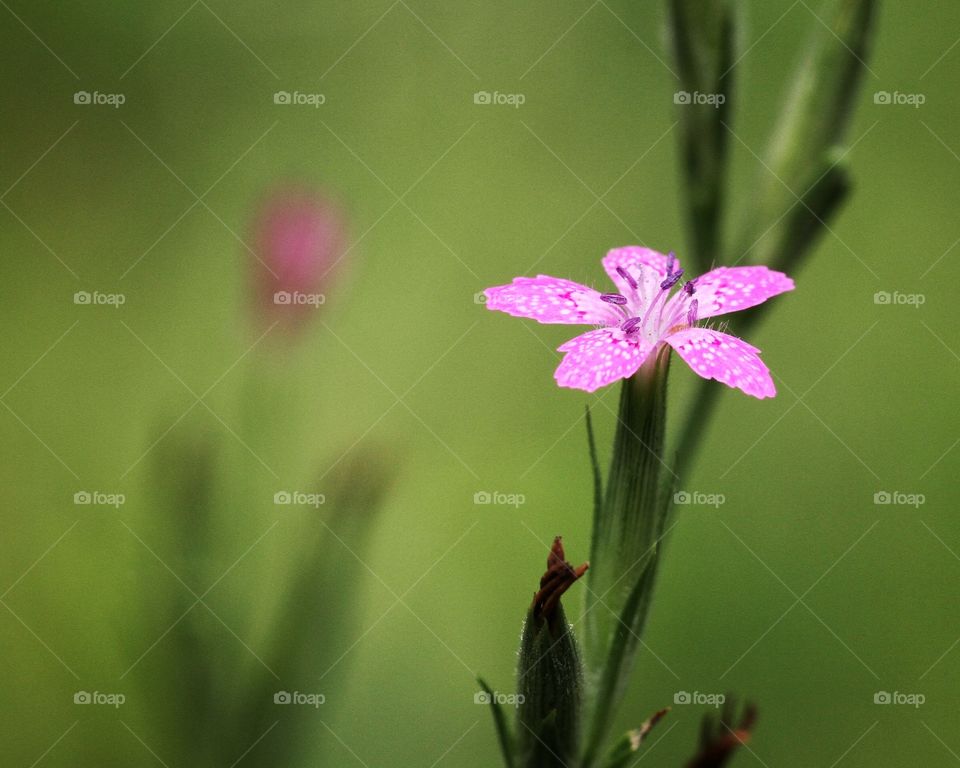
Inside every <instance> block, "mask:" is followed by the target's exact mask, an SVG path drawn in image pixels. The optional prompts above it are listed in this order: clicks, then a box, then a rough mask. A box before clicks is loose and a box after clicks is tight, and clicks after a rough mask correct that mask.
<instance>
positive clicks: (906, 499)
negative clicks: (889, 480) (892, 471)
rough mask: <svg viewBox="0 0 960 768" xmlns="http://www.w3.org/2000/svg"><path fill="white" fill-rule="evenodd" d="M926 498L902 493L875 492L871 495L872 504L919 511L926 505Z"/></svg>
mask: <svg viewBox="0 0 960 768" xmlns="http://www.w3.org/2000/svg"><path fill="white" fill-rule="evenodd" d="M926 502H927V497H926V496H924V495H923V494H922V493H903V492H902V491H877V492H876V493H875V494H873V503H874V504H877V505H883V506H895V507H913V508H914V509H919V508H920V505H921V504H926Z"/></svg>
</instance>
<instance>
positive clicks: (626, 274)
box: [617, 267, 637, 291]
mask: <svg viewBox="0 0 960 768" xmlns="http://www.w3.org/2000/svg"><path fill="white" fill-rule="evenodd" d="M617 274H618V275H620V277H622V278H623V279H624V280H626V281H627V285H629V286H630V288H631V289H632V290H634V291H635V290H637V281H636V280H634V279H633V278H632V277H631V276H630V273H629V272H627V270H625V269H624V268H623V267H617Z"/></svg>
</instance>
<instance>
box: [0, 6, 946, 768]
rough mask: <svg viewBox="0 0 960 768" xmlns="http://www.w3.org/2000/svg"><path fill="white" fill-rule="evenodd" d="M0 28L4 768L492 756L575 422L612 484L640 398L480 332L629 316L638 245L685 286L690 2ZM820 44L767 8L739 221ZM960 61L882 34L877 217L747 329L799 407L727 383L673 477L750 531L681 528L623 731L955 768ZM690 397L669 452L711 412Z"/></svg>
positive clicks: (566, 478) (745, 143) (190, 13)
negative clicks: (611, 266) (735, 706)
mask: <svg viewBox="0 0 960 768" xmlns="http://www.w3.org/2000/svg"><path fill="white" fill-rule="evenodd" d="M0 5H2V6H3V7H2V8H0V18H2V19H3V23H2V32H0V41H2V45H0V58H2V62H3V64H2V69H0V71H2V75H0V78H2V93H3V101H4V108H3V110H2V113H0V135H2V141H0V187H2V190H4V191H3V192H2V196H0V202H2V207H0V252H2V254H3V261H2V269H3V274H2V281H0V292H2V296H3V300H2V302H0V313H2V323H3V327H4V328H5V332H4V344H3V378H2V381H0V389H2V390H3V394H2V397H0V404H2V405H3V406H4V407H3V408H2V409H0V435H2V440H3V445H4V457H5V460H4V461H3V462H2V463H0V473H2V475H0V476H2V488H3V491H2V493H3V535H2V538H0V595H2V597H0V607H2V610H0V637H2V644H3V649H4V652H3V653H2V654H0V675H2V679H3V685H2V687H0V697H2V699H0V701H2V708H3V711H4V713H5V716H4V718H3V721H2V723H0V744H2V746H0V750H2V752H3V763H4V765H10V766H15V765H22V766H35V765H39V766H67V765H70V766H76V765H105V764H122V765H143V766H150V765H158V764H160V765H166V766H170V767H171V768H172V767H173V766H185V765H221V764H222V765H224V766H230V765H231V764H234V765H240V766H243V765H247V764H249V765H255V764H263V765H267V764H270V765H277V764H283V765H321V764H322V765H344V766H347V765H367V766H421V765H422V766H425V767H427V768H429V767H430V766H433V765H441V766H442V765H451V766H452V765H456V766H490V765H493V764H496V763H497V761H498V760H499V757H498V754H497V748H496V746H495V739H494V733H493V728H492V725H491V722H490V719H489V713H488V712H487V710H486V708H484V707H481V706H478V705H476V704H475V703H474V693H475V692H476V691H477V689H478V687H477V684H476V682H475V680H474V675H475V674H477V673H482V674H483V675H484V676H485V677H486V678H487V679H489V681H490V682H491V684H492V685H494V686H495V687H496V688H497V689H498V690H501V691H511V690H512V686H513V682H512V676H513V672H512V669H513V664H514V660H515V649H516V644H517V639H518V636H519V628H520V622H521V619H522V616H523V612H524V609H525V608H526V605H527V602H528V600H529V598H530V595H531V593H532V591H533V590H534V588H535V586H536V581H537V579H538V577H539V575H540V573H541V572H542V569H543V565H544V558H545V556H546V553H547V546H548V544H549V542H550V540H551V538H552V536H553V535H555V534H558V533H562V534H563V535H564V537H565V542H566V545H567V552H568V555H569V556H570V559H571V560H577V561H579V560H582V559H585V557H586V553H587V551H588V534H589V516H590V496H591V486H590V476H589V470H588V465H587V461H586V439H585V430H584V425H583V421H582V415H583V407H584V404H585V403H588V404H591V405H592V408H593V412H594V416H595V419H596V423H597V429H598V434H599V439H600V444H601V446H603V453H604V456H606V455H608V446H609V441H610V437H611V435H612V425H613V409H614V408H615V404H616V389H615V388H614V389H611V390H609V391H606V392H601V393H599V396H597V397H592V396H587V395H585V394H583V393H579V392H573V391H566V390H559V389H558V388H556V387H555V386H554V384H553V381H552V378H551V373H552V369H553V368H554V366H555V364H556V362H557V354H556V353H555V352H554V351H553V349H554V348H555V347H556V346H557V345H558V344H559V343H561V342H562V341H563V340H564V339H565V338H567V336H568V332H567V330H564V329H563V328H559V327H545V326H536V325H534V324H532V323H525V322H521V321H518V320H513V319H510V318H507V317H505V316H502V315H493V314H490V313H487V312H486V311H485V310H484V308H483V306H482V304H479V303H477V302H476V301H475V298H474V297H475V294H477V292H479V291H481V290H482V289H483V288H484V287H486V286H489V285H493V284H498V283H502V282H506V281H508V280H509V279H510V278H512V277H513V276H514V275H517V274H524V273H527V272H529V271H531V270H532V271H542V272H544V273H548V274H555V275H559V276H565V277H570V278H573V279H577V280H580V281H583V282H588V283H594V284H597V285H601V284H602V282H603V274H602V270H601V269H600V266H599V258H600V257H601V256H602V254H603V253H604V252H605V250H606V249H607V248H609V247H613V246H617V245H623V244H629V243H634V242H637V241H642V242H644V243H646V244H648V245H650V246H652V247H655V248H658V249H661V250H669V249H676V250H677V251H678V253H679V254H680V255H681V258H682V254H683V251H684V246H685V242H684V231H683V225H682V220H681V216H680V213H679V211H680V199H681V197H680V193H681V190H680V189H679V187H678V181H677V179H678V167H677V152H676V139H677V136H676V133H675V131H676V129H675V127H674V126H675V120H676V112H675V109H676V107H675V106H674V104H673V93H674V91H675V90H676V80H675V78H674V76H673V74H672V72H671V69H672V63H671V61H670V57H669V52H668V51H667V49H666V46H665V42H664V41H665V35H664V33H663V22H664V18H663V7H662V4H661V3H654V2H647V3H629V2H626V0H598V1H597V2H592V0H577V1H576V2H573V1H571V2H564V3H561V4H555V3H546V2H531V3H524V4H522V5H520V6H518V5H517V4H515V3H507V2H498V1H495V2H487V3H468V2H455V3H453V2H440V0H397V1H396V2H394V1H393V0H383V1H382V2H363V3H344V2H341V3H308V2H300V1H294V2H282V3H279V2H278V3H254V2H247V1H243V2H233V3H224V2H222V0H198V2H194V3H192V4H191V2H190V0H183V2H172V1H171V2H164V3H151V4H146V5H144V4H134V3H115V2H104V1H103V0H101V1H100V2H90V3H83V4H62V3H54V2H26V0H5V1H4V2H3V3H0ZM816 11H818V8H817V7H816V5H813V4H808V3H806V2H803V0H800V2H795V3H790V2H787V0H776V2H750V3H748V4H746V7H745V8H744V14H743V15H744V22H745V24H744V27H743V30H742V46H741V51H742V52H743V54H744V55H743V58H742V59H741V60H740V61H739V62H738V64H737V65H736V68H735V70H734V72H733V73H731V77H735V78H736V93H737V102H736V110H735V123H734V130H735V131H736V134H737V137H739V140H735V141H733V142H732V183H731V185H730V205H731V206H732V209H733V213H734V220H736V218H737V214H738V213H743V212H746V211H748V210H749V209H750V207H751V206H752V205H753V203H754V199H753V194H754V190H755V189H756V188H757V186H758V183H757V180H758V178H760V177H761V176H762V174H763V173H764V170H763V168H762V167H761V166H760V164H759V163H758V161H757V159H756V157H754V155H753V152H758V153H759V152H760V151H761V150H762V149H763V147H764V145H765V143H766V139H767V136H768V134H769V131H770V128H771V124H772V122H773V120H774V117H775V115H776V113H777V110H778V107H779V105H780V103H781V101H782V99H783V96H784V92H785V90H786V87H787V83H788V82H789V73H790V71H791V70H792V68H793V66H794V65H795V63H796V61H797V60H798V58H799V57H800V56H801V55H802V53H803V51H804V48H805V45H806V44H807V41H808V40H809V37H810V35H811V34H812V33H813V31H814V30H815V29H816V28H817V26H818V25H819V24H820V22H819V21H818V19H817V17H816ZM958 28H960V8H958V7H953V6H950V5H942V4H941V6H939V7H938V8H937V9H935V10H930V11H929V12H923V13H918V12H917V10H916V9H914V8H912V7H908V6H906V5H903V4H897V3H889V4H885V7H883V8H882V16H881V20H880V27H879V34H878V37H877V40H876V45H875V51H874V56H873V58H872V59H871V61H870V62H869V69H870V71H869V72H867V73H866V74H865V77H864V88H863V93H862V96H861V98H860V100H859V109H858V113H857V116H856V119H855V121H854V123H853V126H852V129H851V132H850V142H851V143H853V142H856V146H855V147H854V149H853V151H852V153H851V154H850V156H849V159H850V162H851V167H852V172H853V174H854V177H855V181H856V191H855V194H854V196H853V198H852V200H851V202H850V203H849V204H848V205H847V206H846V208H845V209H844V210H843V212H842V214H841V216H840V218H839V219H838V220H837V221H836V222H835V223H834V225H833V226H832V228H831V229H832V231H831V232H829V233H827V234H826V235H825V237H824V239H823V241H822V242H821V244H820V246H819V248H818V250H817V253H816V254H815V257H814V258H813V259H812V260H811V262H810V264H809V265H808V266H807V267H805V268H804V269H803V271H802V272H800V273H799V274H797V275H794V277H795V278H796V280H797V290H796V292H795V293H793V294H790V295H787V296H784V297H781V298H778V299H776V300H774V301H773V302H771V305H770V307H769V312H768V314H767V316H766V318H765V321H764V323H763V325H762V327H761V328H760V329H759V330H758V331H757V332H756V333H755V334H754V335H753V336H752V337H751V339H750V341H751V342H752V343H754V344H755V345H757V346H759V347H761V348H762V349H763V350H764V357H765V360H766V362H767V363H768V364H769V365H770V367H771V369H772V370H773V371H774V373H775V374H776V376H777V380H778V386H779V389H780V395H779V396H778V397H777V398H776V399H774V400H772V401H763V402H758V401H755V400H753V399H750V398H747V397H745V396H743V395H742V394H740V393H737V392H733V391H730V392H728V393H724V395H723V398H722V402H721V405H720V408H719V409H718V417H717V418H716V419H715V420H714V421H713V422H712V423H710V424H706V425H704V429H705V431H706V434H705V435H704V443H703V451H702V454H701V456H700V459H699V461H698V463H697V464H696V466H695V469H694V470H693V472H692V474H691V475H690V476H689V477H688V478H685V479H684V480H683V486H684V488H685V489H688V490H690V491H699V492H702V493H717V494H723V496H724V497H725V503H724V504H723V505H722V506H720V507H719V508H716V509H715V508H712V507H709V506H687V507H683V508H680V511H679V512H678V514H677V515H676V518H675V521H676V525H675V527H673V528H672V530H671V532H670V535H669V543H668V550H667V556H666V559H665V561H664V566H663V571H662V578H661V580H660V584H659V589H658V595H657V599H656V603H655V606H654V609H653V612H652V615H651V620H650V624H649V630H648V633H647V635H646V636H645V638H644V639H645V647H644V648H643V649H641V655H640V657H639V661H638V664H637V668H636V670H635V674H634V680H633V681H632V685H631V687H630V694H629V697H628V699H627V701H626V703H625V706H624V707H623V709H622V712H621V715H620V718H619V722H618V727H622V728H623V729H626V728H628V727H632V726H635V725H636V724H638V723H639V722H640V721H641V720H642V719H644V718H646V717H647V716H648V715H649V714H650V713H651V712H653V711H654V710H656V709H658V708H660V707H662V706H664V705H668V704H671V703H672V702H673V700H674V697H675V694H676V693H677V692H680V691H688V692H694V691H699V692H705V693H713V692H733V693H735V694H737V695H738V696H739V697H741V698H743V697H745V698H749V699H750V700H752V701H755V702H757V703H758V705H759V707H760V711H761V720H760V724H759V729H758V731H757V733H756V737H755V739H754V741H753V742H752V743H751V745H750V749H749V751H747V750H743V751H742V752H741V754H740V755H739V756H738V757H737V763H736V764H737V765H743V766H747V765H753V764H758V765H769V766H835V765H840V766H845V767H849V768H853V766H868V765H869V766H875V765H952V764H953V763H954V762H956V761H958V760H960V757H958V753H960V728H958V725H957V718H956V712H957V707H958V704H960V694H958V693H957V690H958V686H957V679H958V675H960V649H958V648H957V645H958V637H960V617H958V614H957V611H956V607H957V597H958V590H957V584H958V577H960V522H958V520H957V502H958V492H957V486H956V482H955V478H956V475H957V472H958V469H960V447H958V441H960V434H958V432H960V430H958V421H957V416H956V393H957V386H958V383H960V357H958V354H960V338H958V335H957V330H958V324H957V316H956V311H955V310H956V308H955V302H954V301H953V300H952V299H951V298H950V297H951V295H952V294H953V288H954V287H955V286H956V284H957V280H958V276H960V267H958V258H960V256H958V253H960V252H958V250H957V249H956V246H957V242H958V238H960V225H958V223H957V217H956V215H955V213H956V209H957V205H958V203H960V186H958V179H960V157H958V153H960V134H958V131H957V125H958V120H957V118H958V106H957V101H956V83H957V81H958V80H957V79H958V77H960V47H955V46H956V43H957V40H956V36H957V29H958ZM880 90H884V91H890V92H893V91H899V92H902V93H913V94H916V93H919V94H923V95H924V96H925V103H924V104H923V105H922V106H920V107H918V108H915V107H912V106H905V105H899V106H898V105H884V104H876V103H874V97H873V94H874V93H875V92H876V91H880ZM77 91H88V92H94V91H97V92H100V93H107V94H109V93H120V94H123V95H124V97H125V102H124V103H123V104H122V106H120V107H118V108H114V107H112V106H109V105H95V104H89V105H84V104H75V103H74V97H73V95H74V93H75V92H77ZM277 91H288V92H294V91H298V92H301V93H308V94H312V93H320V94H323V95H324V97H325V102H324V103H323V104H322V105H321V106H319V107H313V106H309V105H296V104H275V103H274V98H273V95H274V93H275V92H277ZM477 91H490V92H499V93H501V94H522V95H523V97H524V103H523V104H522V106H519V107H515V106H510V105H506V104H504V105H498V104H486V105H485V104H476V103H474V93H475V92H477ZM286 184H296V185H300V186H306V187H309V188H315V189H322V190H325V193H326V194H329V195H330V196H331V197H333V198H335V199H336V200H337V201H338V204H339V205H341V206H342V209H343V211H344V217H345V218H346V220H347V228H348V231H349V242H350V243H351V248H350V251H349V252H348V253H347V255H346V256H345V258H344V259H343V261H342V263H341V265H340V266H341V267H342V269H337V270H334V271H332V272H331V273H330V274H329V275H328V279H327V280H326V281H325V284H324V285H323V287H322V291H323V292H324V294H325V295H326V297H327V301H326V303H325V304H324V305H323V307H322V308H320V309H318V310H315V311H314V312H313V314H308V317H307V319H306V320H305V321H304V322H302V323H301V324H300V327H299V328H298V329H297V330H293V329H291V328H289V327H287V326H286V325H285V324H284V323H282V322H281V323H280V324H278V325H272V323H273V320H270V319H269V318H268V317H264V314H263V312H261V311H259V309H258V305H257V303H256V300H255V291H254V289H253V287H252V282H253V281H254V280H255V278H256V274H257V272H256V270H255V266H256V262H255V260H254V257H253V256H252V254H251V252H250V251H251V250H256V249H255V248H253V247H252V246H251V245H250V244H251V243H252V242H253V240H252V238H253V237H254V235H253V234H252V233H253V232H254V230H255V226H256V221H255V219H256V216H257V211H258V210H260V206H261V204H262V201H263V200H264V198H265V196H269V195H270V194H271V190H276V189H277V188H282V187H283V186H284V185H286ZM198 199H199V202H198ZM745 262H746V263H749V257H748V258H746V259H745ZM77 291H88V292H92V291H99V292H101V293H104V294H122V295H123V296H124V299H125V303H124V304H123V306H121V307H113V306H93V305H78V304H75V303H74V300H73V296H74V293H75V292H77ZM878 291H888V292H893V291H898V292H900V293H901V294H904V295H912V296H916V295H919V296H922V300H923V304H922V305H921V306H915V305H909V304H901V305H897V304H890V305H883V304H877V303H875V301H874V294H875V293H876V292H878ZM671 378H672V382H671V418H672V419H673V420H674V423H678V422H679V420H680V419H681V418H682V415H683V412H684V410H685V409H686V408H687V407H688V405H689V397H690V395H691V393H692V392H693V391H694V388H693V384H694V383H695V382H694V380H693V379H694V376H693V374H692V373H691V372H690V371H689V370H687V369H686V368H685V367H684V366H675V367H674V370H673V373H672V377H671ZM717 386H720V385H719V384H718V385H717ZM283 490H288V491H302V492H304V493H322V494H324V495H325V498H326V503H325V504H324V505H322V506H320V507H319V509H314V508H313V507H310V506H292V505H291V506H283V505H276V504H275V503H274V500H273V496H274V494H275V493H276V492H278V491H283ZM83 491H86V492H93V491H100V492H103V493H121V494H123V495H124V497H125V502H124V504H123V505H122V506H120V507H119V508H116V509H115V508H113V507H109V506H96V505H77V504H75V503H74V501H73V499H74V494H75V493H78V492H83ZM883 491H886V492H890V493H893V492H900V493H904V494H922V495H923V497H924V503H922V504H921V505H919V506H916V507H914V506H908V505H877V504H875V503H874V494H876V493H878V492H883ZM479 492H488V493H493V492H500V493H504V494H522V495H523V497H524V503H523V504H521V505H519V506H516V507H514V506H510V505H505V504H489V505H484V504H480V505H478V504H475V503H474V497H475V494H477V493H479ZM566 602H567V605H568V606H569V610H570V613H571V615H573V616H576V615H577V613H578V606H579V595H577V590H576V589H574V591H573V592H572V593H571V595H570V597H569V598H568V599H567V601H566ZM78 691H87V692H91V693H92V692H95V691H96V692H99V693H107V694H117V693H120V694H123V695H124V697H125V701H124V703H123V704H122V705H121V706H119V707H112V706H108V705H96V704H90V705H82V704H75V703H74V695H75V694H76V693H77V692H78ZM277 691H289V692H294V691H297V692H305V693H322V694H323V695H324V696H325V702H324V703H323V704H322V706H319V707H316V708H314V707H310V706H307V705H294V704H291V705H286V706H284V705H277V704H274V702H273V699H272V696H273V693H274V692H277ZM880 691H887V692H890V693H893V692H900V693H905V694H922V695H923V696H924V697H925V702H924V703H923V704H922V705H921V706H919V707H915V706H908V705H897V704H890V705H882V704H875V703H874V700H875V694H876V693H877V692H880ZM251 708H252V709H253V710H254V711H253V712H252V713H251V711H250V710H251ZM707 709H708V708H707V707H703V706H693V705H689V706H683V705H679V706H676V707H674V710H673V712H672V713H671V714H670V716H669V718H668V719H667V720H666V721H664V723H663V724H662V725H661V726H660V728H659V733H658V734H654V735H655V737H658V739H657V740H656V741H654V742H652V744H651V746H650V748H649V750H650V751H649V753H648V755H649V756H648V757H645V758H644V760H645V761H646V762H647V763H649V764H657V765H664V766H669V765H681V764H683V761H684V760H685V759H686V758H687V757H689V756H690V755H691V754H692V751H693V749H694V745H695V740H696V733H697V728H698V724H699V720H700V718H701V716H702V715H703V714H704V712H705V710H707Z"/></svg>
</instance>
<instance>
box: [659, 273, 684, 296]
mask: <svg viewBox="0 0 960 768" xmlns="http://www.w3.org/2000/svg"><path fill="white" fill-rule="evenodd" d="M681 277H683V270H682V269H678V270H677V271H676V272H672V273H670V274H669V275H667V279H666V280H664V281H663V282H662V283H660V287H661V288H662V289H663V290H665V291H667V290H669V289H670V288H673V286H675V285H676V284H677V283H678V282H679V281H680V278H681Z"/></svg>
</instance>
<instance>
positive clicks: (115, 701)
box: [73, 691, 127, 709]
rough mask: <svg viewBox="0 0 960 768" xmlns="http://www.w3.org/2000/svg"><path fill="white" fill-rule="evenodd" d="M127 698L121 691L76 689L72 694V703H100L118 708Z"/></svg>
mask: <svg viewBox="0 0 960 768" xmlns="http://www.w3.org/2000/svg"><path fill="white" fill-rule="evenodd" d="M126 700H127V697H126V696H125V695H124V694H122V693H104V692H103V691H93V692H92V693H91V692H90V691H77V692H76V693H75V694H73V703H74V704H100V705H101V706H108V707H113V708H115V709H119V708H120V705H121V704H123V703H124V702H125V701H126Z"/></svg>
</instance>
